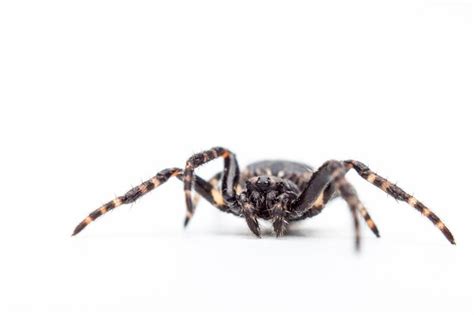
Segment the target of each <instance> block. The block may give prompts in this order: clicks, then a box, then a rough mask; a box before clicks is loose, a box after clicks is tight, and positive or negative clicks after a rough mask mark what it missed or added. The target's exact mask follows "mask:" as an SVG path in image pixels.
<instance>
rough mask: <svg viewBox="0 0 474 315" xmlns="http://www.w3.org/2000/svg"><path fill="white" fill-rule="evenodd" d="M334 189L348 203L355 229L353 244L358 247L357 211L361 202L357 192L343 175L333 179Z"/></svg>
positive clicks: (358, 227)
mask: <svg viewBox="0 0 474 315" xmlns="http://www.w3.org/2000/svg"><path fill="white" fill-rule="evenodd" d="M335 186H336V189H337V190H338V191H339V193H340V194H341V197H342V198H344V200H345V201H346V202H347V204H348V205H349V208H350V210H351V214H352V218H353V219H354V231H355V246H356V249H357V250H359V249H360V226H359V217H358V216H357V211H359V208H360V205H361V204H362V203H361V202H360V200H359V197H358V196H357V193H356V191H355V189H354V187H353V186H352V185H351V184H349V182H348V181H347V180H346V179H345V178H344V176H339V177H338V178H337V179H336V180H335Z"/></svg>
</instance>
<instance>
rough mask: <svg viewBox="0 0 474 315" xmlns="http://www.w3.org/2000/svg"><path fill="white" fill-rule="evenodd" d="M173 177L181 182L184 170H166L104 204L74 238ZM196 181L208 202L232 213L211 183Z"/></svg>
mask: <svg viewBox="0 0 474 315" xmlns="http://www.w3.org/2000/svg"><path fill="white" fill-rule="evenodd" d="M173 176H175V177H177V178H178V179H180V180H183V170H182V169H180V168H170V169H165V170H163V171H161V172H159V173H158V174H156V176H154V177H152V178H151V179H149V180H147V181H146V182H144V183H142V184H141V185H139V186H137V187H134V188H132V189H131V190H130V191H128V192H127V193H126V194H125V195H123V196H121V197H117V198H115V199H114V200H112V201H110V202H108V203H106V204H104V205H103V206H102V207H100V208H99V209H97V210H95V211H93V212H91V213H90V214H89V215H88V216H87V217H86V218H85V219H84V220H82V222H81V223H79V225H78V226H77V227H76V228H75V230H74V232H73V234H72V235H73V236H74V235H76V234H78V233H79V232H81V231H82V230H83V229H84V228H85V227H86V226H87V225H89V224H90V223H91V222H92V221H95V220H96V219H97V218H98V217H100V216H102V215H103V214H105V213H107V212H109V211H110V210H112V209H115V208H117V207H118V206H120V205H122V204H129V203H133V202H134V201H136V200H137V199H138V198H140V197H142V196H144V195H145V194H147V193H149V192H150V191H152V190H153V189H155V188H157V187H158V186H160V185H161V184H164V183H165V182H166V181H167V180H168V179H169V178H171V177H173ZM195 180H196V183H195V187H194V188H195V190H196V192H197V193H198V194H199V195H201V196H202V197H204V198H205V199H206V200H207V201H209V202H210V203H211V204H212V205H214V206H215V207H217V208H218V209H220V210H222V211H224V212H230V210H229V209H228V208H227V207H225V205H224V200H223V198H222V196H221V195H220V193H219V192H218V191H217V190H216V189H215V188H214V187H213V186H212V185H211V184H210V183H208V182H206V181H205V180H204V179H202V178H200V177H198V176H196V178H195Z"/></svg>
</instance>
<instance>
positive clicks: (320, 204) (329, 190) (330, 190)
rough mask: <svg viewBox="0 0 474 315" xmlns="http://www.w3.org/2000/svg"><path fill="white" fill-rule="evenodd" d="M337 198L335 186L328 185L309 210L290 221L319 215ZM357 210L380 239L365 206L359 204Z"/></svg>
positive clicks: (332, 184)
mask: <svg viewBox="0 0 474 315" xmlns="http://www.w3.org/2000/svg"><path fill="white" fill-rule="evenodd" d="M339 196H340V194H339V193H338V191H337V189H336V186H335V184H334V183H330V184H329V185H328V186H327V187H326V189H325V190H324V191H323V192H322V193H321V194H320V195H319V196H318V198H316V201H315V202H314V204H313V205H312V206H311V208H309V209H308V210H306V212H304V213H303V214H302V215H301V216H299V217H296V218H294V219H293V218H292V220H294V221H296V220H304V219H307V218H311V217H314V216H316V215H318V214H320V213H321V211H322V210H323V209H324V207H326V204H327V203H328V202H329V201H330V200H332V199H335V198H337V197H339ZM357 210H358V212H359V213H360V215H361V216H362V217H363V218H364V220H365V223H366V224H367V226H368V227H369V228H370V230H371V231H372V232H373V233H374V234H375V236H377V237H380V233H379V230H378V228H377V225H375V222H374V221H373V220H372V218H371V217H370V215H369V212H368V211H367V209H366V208H365V206H364V205H363V204H362V203H360V204H359V206H358V207H357Z"/></svg>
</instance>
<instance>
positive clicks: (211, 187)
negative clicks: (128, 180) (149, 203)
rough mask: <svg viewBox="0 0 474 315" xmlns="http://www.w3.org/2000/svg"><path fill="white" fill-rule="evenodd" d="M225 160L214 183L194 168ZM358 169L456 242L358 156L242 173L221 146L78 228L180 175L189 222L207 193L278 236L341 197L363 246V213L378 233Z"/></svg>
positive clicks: (254, 167) (264, 165) (259, 166)
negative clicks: (356, 179) (352, 175)
mask: <svg viewBox="0 0 474 315" xmlns="http://www.w3.org/2000/svg"><path fill="white" fill-rule="evenodd" d="M219 157H222V158H223V159H224V170H223V171H222V172H221V173H218V174H217V175H215V176H214V177H212V178H211V179H210V180H209V181H206V180H204V179H202V178H201V177H199V176H197V175H195V174H194V170H195V169H196V168H197V167H199V166H201V165H203V164H205V163H207V162H209V161H211V160H214V159H216V158H219ZM351 169H354V170H355V171H356V172H357V173H358V174H359V175H360V176H362V177H363V178H364V179H366V180H367V181H368V182H370V183H371V184H373V185H375V186H377V187H378V188H380V189H382V190H383V191H385V192H386V193H388V194H389V195H390V196H392V197H393V198H395V199H397V200H401V201H404V202H406V203H408V204H409V205H410V206H412V207H414V208H415V209H416V210H418V211H419V212H420V213H421V214H422V215H424V216H425V217H427V218H428V219H429V220H430V221H431V222H432V223H433V224H434V225H436V227H437V228H438V229H439V230H440V231H441V232H442V233H443V234H444V236H445V237H446V238H447V239H448V240H449V241H450V242H451V243H452V244H455V242H454V237H453V235H452V234H451V232H450V231H449V229H448V228H447V227H446V225H445V224H444V223H443V222H442V221H441V220H440V219H439V218H438V216H437V215H436V214H434V213H433V212H432V211H431V210H429V209H428V208H427V207H426V206H425V205H423V204H422V203H421V202H420V201H418V200H417V199H415V198H414V197H413V196H411V195H409V194H407V193H406V192H405V191H403V190H402V189H401V188H399V187H398V186H397V185H395V184H393V183H391V182H389V181H388V180H386V179H385V178H383V177H381V176H379V175H377V174H376V173H374V172H372V171H371V170H370V169H369V168H368V167H367V166H366V165H364V164H362V163H361V162H358V161H354V160H347V161H335V160H331V161H327V162H326V163H324V164H323V165H322V166H321V167H320V168H319V169H318V170H316V171H315V170H313V169H312V168H311V167H310V166H307V165H305V164H302V163H296V162H288V161H262V162H257V163H254V164H251V165H249V166H248V167H247V168H246V169H245V170H243V171H242V172H240V170H239V166H238V163H237V159H236V157H235V154H234V153H232V152H231V151H229V150H227V149H224V148H222V147H215V148H212V149H210V150H207V151H204V152H201V153H198V154H195V155H193V156H192V157H191V158H190V159H189V160H188V161H187V163H186V166H185V168H184V170H183V169H180V168H169V169H165V170H163V171H161V172H159V173H158V174H156V175H155V176H154V177H152V178H151V179H149V180H148V181H146V182H144V183H142V184H141V185H139V186H137V187H134V188H132V189H131V190H130V191H128V192H127V193H126V194H125V195H123V196H121V197H117V198H115V199H114V200H112V201H110V202H108V203H106V204H104V205H103V206H102V207H100V208H99V209H97V210H95V211H93V212H92V213H90V214H89V215H88V216H87V217H86V218H85V219H84V220H83V221H82V222H81V223H79V225H78V226H77V227H76V229H75V230H74V232H73V235H76V234H77V233H79V232H80V231H81V230H82V229H84V228H85V227H86V226H87V225H88V224H89V223H91V222H92V221H94V220H95V219H97V218H98V217H99V216H101V215H102V214H105V213H106V212H108V211H110V210H112V209H114V208H116V207H118V206H120V205H122V204H128V203H132V202H134V201H135V200H137V199H138V198H140V197H141V196H143V195H145V194H146V193H148V192H150V191H151V190H153V189H154V188H156V187H158V186H160V185H161V184H163V183H164V182H166V181H167V180H168V179H169V178H170V177H177V178H178V179H180V180H181V181H183V182H184V192H185V199H186V208H187V212H186V218H185V221H184V225H185V226H186V225H187V224H188V223H189V220H190V219H191V218H192V216H193V214H194V210H195V208H196V203H197V199H196V198H194V199H193V196H192V190H193V189H194V191H195V192H196V193H197V194H198V196H202V197H204V198H205V199H206V200H207V201H209V202H210V203H211V204H212V205H214V206H215V207H217V208H218V209H219V210H221V211H224V212H228V213H231V214H234V215H236V216H239V217H244V218H245V220H246V222H247V224H248V226H249V228H250V230H251V231H252V232H253V233H254V234H255V235H257V236H259V237H260V228H259V223H258V219H263V220H269V221H271V222H272V224H273V229H274V230H275V233H276V235H277V236H281V235H282V234H284V232H285V231H286V229H287V227H288V225H289V224H290V223H291V222H293V221H298V220H303V219H306V218H310V217H313V216H315V215H317V214H319V213H320V212H321V211H322V209H323V208H324V207H325V205H326V204H327V203H328V202H329V201H330V200H332V199H334V198H336V197H339V196H340V197H342V198H343V199H344V200H345V201H346V203H347V204H348V206H349V209H350V210H351V214H352V218H353V221H354V227H355V232H356V233H355V236H356V237H355V240H356V247H357V248H358V247H359V244H360V232H359V229H360V228H359V216H361V217H362V218H363V219H364V220H365V222H366V223H367V225H368V226H369V228H370V229H371V230H372V232H373V233H374V234H375V235H376V236H377V237H378V236H379V232H378V229H377V227H376V225H375V223H374V221H373V220H372V219H371V217H370V215H369V213H368V212H367V210H366V209H365V207H364V205H363V204H362V203H361V201H360V200H359V197H358V196H357V193H356V191H355V189H354V187H353V186H352V185H351V184H350V183H349V182H347V180H346V178H345V174H346V173H347V172H348V171H349V170H351Z"/></svg>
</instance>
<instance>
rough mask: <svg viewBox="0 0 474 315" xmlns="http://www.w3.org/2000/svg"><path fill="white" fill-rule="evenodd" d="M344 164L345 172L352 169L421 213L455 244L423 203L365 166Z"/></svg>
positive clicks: (357, 163)
mask: <svg viewBox="0 0 474 315" xmlns="http://www.w3.org/2000/svg"><path fill="white" fill-rule="evenodd" d="M344 164H345V166H346V169H347V170H350V169H351V168H353V169H354V170H355V171H356V172H357V173H358V174H359V175H360V176H361V177H362V178H364V179H365V180H367V181H368V182H369V183H371V184H373V185H375V186H377V187H378V188H380V189H382V190H383V191H385V192H386V193H388V194H389V195H390V196H392V197H393V198H395V199H397V200H401V201H404V202H406V203H408V204H409V205H410V206H412V207H413V208H415V209H416V210H418V211H419V212H421V214H422V215H424V216H425V217H427V218H428V219H429V220H430V221H431V222H432V223H433V224H434V225H435V226H436V227H437V228H438V229H439V230H440V231H441V232H442V233H443V235H444V236H445V237H446V238H447V239H448V241H449V242H450V243H451V244H456V242H455V240H454V237H453V234H452V233H451V231H449V229H448V228H447V227H446V225H445V224H444V223H443V222H442V221H441V219H440V218H439V217H438V216H437V215H436V214H434V213H433V212H432V211H431V210H430V209H428V208H427V207H426V206H425V205H424V204H423V203H421V202H420V201H418V200H417V199H416V198H415V197H413V196H411V195H409V194H407V193H406V192H405V191H404V190H402V189H401V188H400V187H398V186H397V185H395V184H393V183H391V182H389V181H388V180H387V179H385V178H383V177H381V176H379V175H378V174H376V173H374V172H373V171H371V170H370V169H369V168H368V167H367V166H366V165H365V164H363V163H361V162H358V161H354V160H348V161H344Z"/></svg>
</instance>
